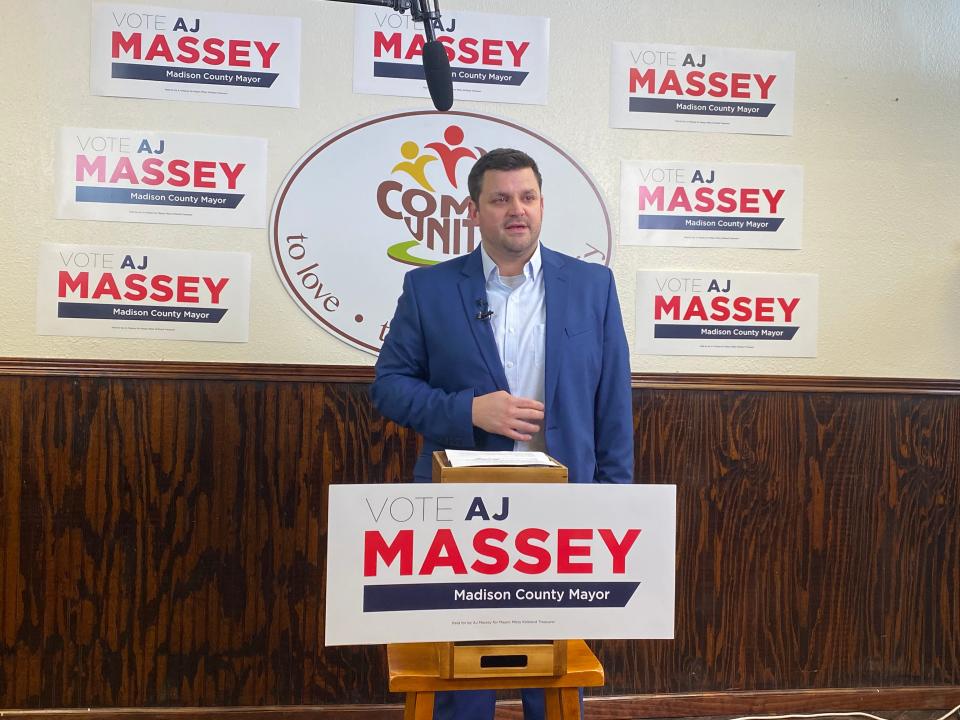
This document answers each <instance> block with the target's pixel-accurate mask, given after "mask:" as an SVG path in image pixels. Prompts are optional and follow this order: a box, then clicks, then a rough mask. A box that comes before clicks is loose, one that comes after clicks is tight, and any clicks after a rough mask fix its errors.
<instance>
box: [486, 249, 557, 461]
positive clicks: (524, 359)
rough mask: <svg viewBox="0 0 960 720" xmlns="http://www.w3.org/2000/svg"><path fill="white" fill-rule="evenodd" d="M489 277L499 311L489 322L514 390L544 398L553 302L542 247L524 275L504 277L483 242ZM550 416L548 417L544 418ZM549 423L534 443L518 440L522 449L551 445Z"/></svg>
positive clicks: (491, 302) (491, 306)
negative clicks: (549, 302)
mask: <svg viewBox="0 0 960 720" xmlns="http://www.w3.org/2000/svg"><path fill="white" fill-rule="evenodd" d="M480 256H481V259H482V261H483V275H484V277H485V278H486V281H487V306H488V307H487V309H488V310H492V311H493V315H491V316H490V318H489V320H488V321H489V322H490V324H491V327H492V330H493V337H494V339H495V340H496V342H497V351H498V352H499V353H500V362H501V363H503V371H504V373H505V374H506V376H507V383H508V384H509V385H510V394H511V395H515V396H517V397H525V398H529V399H531V400H537V401H539V402H543V401H544V379H543V377H544V376H543V368H544V338H545V333H544V330H545V328H546V323H547V303H546V296H545V293H544V289H543V272H542V268H541V264H540V245H539V244H537V249H536V250H535V251H534V253H533V256H532V257H531V258H530V259H529V260H528V261H527V263H526V265H524V266H523V274H522V275H516V276H514V277H503V276H501V275H500V270H499V268H498V267H497V264H496V263H495V262H494V261H493V260H491V259H490V256H489V255H487V251H486V250H485V249H484V248H483V243H481V244H480ZM544 420H545V419H544ZM543 429H544V422H541V423H540V430H539V431H538V432H537V433H536V434H535V435H534V436H533V437H532V438H531V439H530V440H529V441H528V442H521V441H519V440H518V441H515V442H514V444H513V449H514V450H517V451H527V450H540V451H544V450H545V449H546V442H545V439H544V431H543Z"/></svg>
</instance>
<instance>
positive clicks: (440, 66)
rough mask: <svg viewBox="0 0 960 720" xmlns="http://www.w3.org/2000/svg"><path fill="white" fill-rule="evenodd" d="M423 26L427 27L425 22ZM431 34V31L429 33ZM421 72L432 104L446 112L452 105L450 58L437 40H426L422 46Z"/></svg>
mask: <svg viewBox="0 0 960 720" xmlns="http://www.w3.org/2000/svg"><path fill="white" fill-rule="evenodd" d="M423 26H424V28H426V27H429V25H428V23H427V22H424V24H423ZM430 34H431V35H432V34H433V33H430ZM423 74H424V76H426V78H427V89H428V90H429V91H430V99H431V100H433V106H434V107H435V108H436V109H437V110H439V111H441V112H446V111H447V110H449V109H450V108H452V107H453V77H452V76H451V74H450V60H449V59H448V58H447V50H446V48H445V47H444V46H443V43H442V42H440V41H439V40H427V42H426V43H425V44H424V46H423Z"/></svg>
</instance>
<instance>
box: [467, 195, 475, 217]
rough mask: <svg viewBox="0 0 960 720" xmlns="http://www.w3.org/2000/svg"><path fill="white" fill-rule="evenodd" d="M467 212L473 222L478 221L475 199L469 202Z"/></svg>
mask: <svg viewBox="0 0 960 720" xmlns="http://www.w3.org/2000/svg"><path fill="white" fill-rule="evenodd" d="M467 212H468V213H469V214H470V219H471V220H476V219H477V204H476V203H475V202H474V201H473V198H470V199H469V200H467Z"/></svg>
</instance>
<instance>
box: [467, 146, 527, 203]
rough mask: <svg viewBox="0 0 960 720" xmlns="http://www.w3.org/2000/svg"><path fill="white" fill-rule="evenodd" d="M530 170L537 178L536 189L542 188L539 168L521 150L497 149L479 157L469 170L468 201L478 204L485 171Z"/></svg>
mask: <svg viewBox="0 0 960 720" xmlns="http://www.w3.org/2000/svg"><path fill="white" fill-rule="evenodd" d="M523 168H530V169H531V170H533V174H534V175H536V176H537V187H538V188H541V189H542V188H543V178H542V177H540V168H538V167H537V163H536V162H535V161H534V159H533V158H532V157H530V156H529V155H527V154H526V153H525V152H523V151H522V150H514V149H512V148H497V149H496V150H491V151H490V152H488V153H487V154H486V155H483V156H481V157H480V159H479V160H477V162H476V163H474V165H473V167H472V168H471V169H470V175H469V177H468V178H467V189H468V190H470V199H471V200H473V202H474V203H479V202H480V187H481V186H482V185H483V175H484V173H485V172H487V170H522V169H523Z"/></svg>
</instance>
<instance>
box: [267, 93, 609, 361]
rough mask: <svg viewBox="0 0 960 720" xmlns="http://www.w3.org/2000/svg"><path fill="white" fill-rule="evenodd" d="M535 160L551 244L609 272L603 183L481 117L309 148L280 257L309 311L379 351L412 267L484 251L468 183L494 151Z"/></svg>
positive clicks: (296, 179)
mask: <svg viewBox="0 0 960 720" xmlns="http://www.w3.org/2000/svg"><path fill="white" fill-rule="evenodd" d="M499 147H513V148H517V149H519V150H523V151H525V152H527V153H529V154H530V155H531V156H532V157H533V159H534V160H536V161H537V164H538V165H539V167H540V172H541V174H542V175H543V183H544V187H543V197H544V205H545V210H544V218H543V229H542V232H541V235H540V237H541V240H542V241H543V244H544V245H546V246H547V247H550V248H552V249H553V250H558V251H560V252H563V253H566V254H568V255H573V256H574V257H579V258H581V259H582V260H585V261H587V262H596V263H602V264H605V265H608V264H609V263H610V251H611V246H612V244H613V233H612V231H611V227H610V218H609V215H608V213H607V209H606V205H605V204H604V201H603V198H602V196H601V195H600V192H599V190H598V189H597V186H596V184H595V183H594V182H593V180H592V179H591V178H590V176H589V175H588V174H587V172H586V170H584V169H583V168H582V167H581V166H580V165H579V164H577V162H576V161H575V160H574V159H573V158H571V157H570V155H568V154H567V153H566V152H564V151H563V149H562V148H560V147H558V146H557V145H556V144H555V143H553V142H551V141H550V140H548V139H546V138H544V137H542V136H541V135H538V134H536V133H534V132H532V131H531V130H528V129H526V128H524V127H521V126H520V125H517V124H516V123H513V122H509V121H507V120H503V119H500V118H495V117H490V116H487V115H479V114H477V113H469V112H456V111H451V112H445V113H438V112H433V111H413V112H404V113H398V114H393V115H385V116H380V117H375V118H371V119H369V120H365V121H362V122H359V123H357V124H356V125H353V126H351V127H347V128H343V129H341V130H339V131H337V132H336V133H334V134H333V135H331V136H329V137H328V138H326V139H325V140H322V141H321V142H319V143H317V144H316V145H315V146H314V147H313V148H311V149H310V150H308V151H307V153H306V155H304V156H303V157H302V158H300V160H298V161H297V163H296V164H295V165H294V167H293V168H292V169H291V170H290V172H289V173H288V175H287V177H286V179H285V180H284V181H283V183H282V184H281V186H280V189H279V190H278V192H277V197H276V200H275V201H274V205H273V213H272V216H271V220H270V230H269V233H270V252H271V253H272V255H273V262H274V265H275V266H276V269H277V273H278V274H279V276H280V279H281V282H282V283H283V284H284V287H285V288H286V290H287V292H288V293H289V294H290V296H291V297H292V298H293V300H294V302H295V303H296V304H297V305H298V306H299V307H300V309H301V310H302V311H303V312H305V313H307V314H308V315H309V316H310V317H311V318H312V319H313V320H314V322H316V323H317V324H318V325H320V326H321V327H323V328H324V329H325V330H327V331H328V332H330V333H331V334H332V335H334V336H335V337H337V338H339V339H341V340H343V341H344V342H346V343H349V344H350V345H352V346H354V347H357V348H360V349H362V350H366V351H367V352H370V353H378V352H379V351H380V347H381V345H382V344H383V339H384V337H386V334H387V332H388V331H389V329H390V320H391V318H392V317H393V313H394V310H395V309H396V307H397V298H398V297H399V296H400V292H401V290H402V288H403V276H404V274H405V273H406V272H407V271H408V270H410V268H411V267H416V266H418V265H432V264H434V263H437V262H441V261H443V260H450V259H452V258H455V257H459V256H461V255H465V254H467V253H469V252H471V251H472V250H474V249H475V248H476V247H477V245H478V244H479V242H480V231H479V230H478V229H477V227H476V223H475V222H474V221H472V220H471V219H470V217H469V210H468V201H469V199H470V195H469V192H468V190H467V176H468V175H469V173H470V168H471V167H473V164H474V163H475V162H476V160H477V158H479V157H480V156H481V155H482V154H483V153H485V152H486V151H487V150H492V149H493V148H499Z"/></svg>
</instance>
